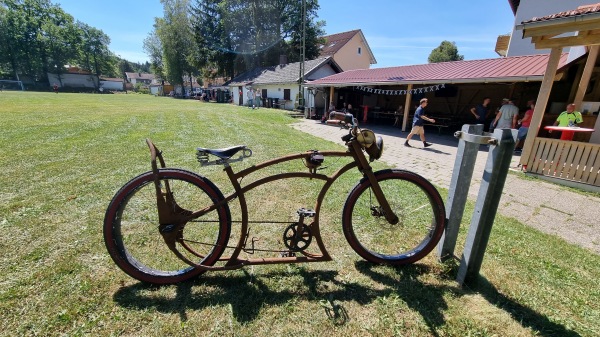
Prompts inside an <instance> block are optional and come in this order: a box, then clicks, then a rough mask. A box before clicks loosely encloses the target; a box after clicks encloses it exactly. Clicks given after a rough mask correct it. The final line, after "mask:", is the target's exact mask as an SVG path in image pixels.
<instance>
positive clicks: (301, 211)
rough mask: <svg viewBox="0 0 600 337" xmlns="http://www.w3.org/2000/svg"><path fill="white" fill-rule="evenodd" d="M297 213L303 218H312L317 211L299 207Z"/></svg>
mask: <svg viewBox="0 0 600 337" xmlns="http://www.w3.org/2000/svg"><path fill="white" fill-rule="evenodd" d="M297 213H298V215H300V216H303V217H305V218H313V217H314V216H315V215H316V214H317V212H315V211H313V210H312V209H306V208H300V209H299V210H298V212H297Z"/></svg>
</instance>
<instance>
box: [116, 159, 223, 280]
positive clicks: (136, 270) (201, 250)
mask: <svg viewBox="0 0 600 337" xmlns="http://www.w3.org/2000/svg"><path fill="white" fill-rule="evenodd" d="M159 182H160V183H159V186H160V188H161V190H162V192H163V193H165V192H166V186H169V189H170V191H171V192H172V194H173V198H174V199H175V202H176V205H177V206H179V207H180V209H178V210H179V211H181V209H183V210H184V211H186V210H187V211H195V210H198V209H203V208H205V207H209V206H212V205H214V204H215V203H216V202H218V201H221V200H223V199H224V198H223V194H222V193H221V192H220V191H219V189H218V188H217V187H216V186H215V185H214V184H213V183H212V182H210V181H209V180H207V179H205V178H203V177H201V176H199V175H197V174H195V173H192V172H188V171H183V170H177V169H160V170H159ZM230 232H231V215H230V212H229V207H228V206H227V204H223V206H221V207H219V208H216V209H215V210H214V211H212V212H209V213H207V214H205V215H203V216H202V217H200V218H198V219H194V220H192V221H190V222H188V223H186V224H185V225H184V227H183V229H182V231H181V233H180V234H181V236H180V238H181V239H180V240H177V242H176V244H175V248H176V249H177V251H178V252H180V253H181V254H182V255H183V256H184V257H185V258H186V259H189V260H190V261H192V262H193V263H196V264H199V265H205V266H212V265H214V264H215V263H216V262H217V261H218V259H219V257H220V256H221V254H222V253H223V251H224V250H225V248H226V245H227V241H228V239H229V234H230ZM104 242H105V244H106V248H107V249H108V252H109V254H110V256H111V258H112V259H113V261H114V262H115V263H116V264H117V266H119V268H121V269H122V270H123V271H124V272H125V273H127V274H128V275H129V276H131V277H133V278H135V279H138V280H140V281H143V282H148V283H153V284H172V283H177V282H182V281H185V280H188V279H191V278H194V277H196V276H198V275H200V274H202V273H203V272H204V270H202V269H200V268H196V267H193V266H191V265H189V264H188V263H186V262H185V261H183V260H182V259H180V258H179V257H178V256H176V255H175V253H174V252H173V251H172V250H171V249H169V247H167V244H166V243H165V240H164V239H163V237H162V235H161V234H160V232H159V221H158V211H157V197H156V187H155V184H154V175H153V173H152V172H146V173H144V174H142V175H140V176H138V177H136V178H134V179H132V180H131V181H130V182H128V183H127V184H125V185H124V186H123V187H122V188H121V189H120V190H119V191H118V192H117V194H116V195H115V197H114V198H113V200H112V201H111V203H110V204H109V206H108V209H107V210H106V215H105V218H104Z"/></svg>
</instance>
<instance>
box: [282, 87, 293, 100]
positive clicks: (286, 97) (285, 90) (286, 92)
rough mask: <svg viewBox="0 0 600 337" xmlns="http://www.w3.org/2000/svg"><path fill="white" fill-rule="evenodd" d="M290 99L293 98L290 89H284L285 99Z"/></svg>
mask: <svg viewBox="0 0 600 337" xmlns="http://www.w3.org/2000/svg"><path fill="white" fill-rule="evenodd" d="M290 97H292V95H291V92H290V89H283V99H287V100H288V101H289V100H290Z"/></svg>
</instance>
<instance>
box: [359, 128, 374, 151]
mask: <svg viewBox="0 0 600 337" xmlns="http://www.w3.org/2000/svg"><path fill="white" fill-rule="evenodd" d="M356 139H357V140H358V142H359V143H360V145H361V146H362V147H364V148H369V147H371V145H372V144H373V143H374V142H375V133H374V132H373V131H371V130H369V129H362V130H360V132H358V134H357V135H356Z"/></svg>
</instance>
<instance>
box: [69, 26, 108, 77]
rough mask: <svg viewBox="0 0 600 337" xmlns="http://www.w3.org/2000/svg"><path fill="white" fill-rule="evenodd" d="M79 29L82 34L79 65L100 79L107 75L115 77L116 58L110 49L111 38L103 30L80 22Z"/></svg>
mask: <svg viewBox="0 0 600 337" xmlns="http://www.w3.org/2000/svg"><path fill="white" fill-rule="evenodd" d="M77 27H78V29H79V31H80V34H81V43H80V44H79V63H80V64H81V65H83V67H84V68H85V69H87V70H89V71H91V72H92V73H94V74H95V75H96V76H97V77H98V79H100V75H102V74H105V75H108V76H111V77H112V76H114V75H115V74H116V63H117V58H116V56H115V55H114V54H113V53H112V52H111V51H110V50H109V49H108V45H109V44H110V37H108V35H106V34H104V32H102V30H100V29H96V28H94V27H91V26H89V25H87V24H85V23H83V22H80V21H78V22H77Z"/></svg>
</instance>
